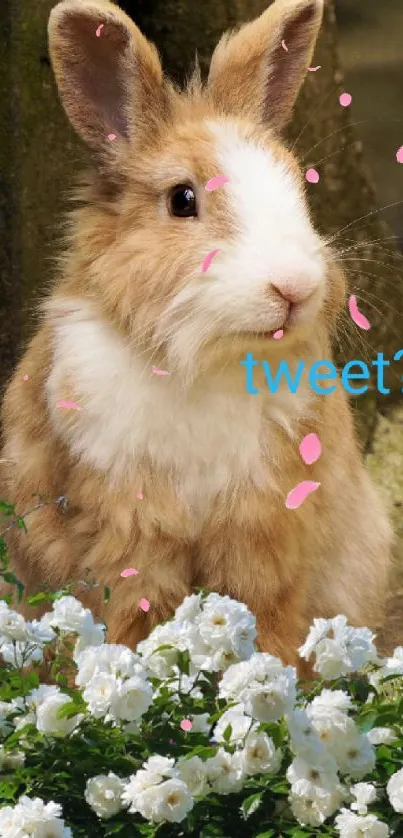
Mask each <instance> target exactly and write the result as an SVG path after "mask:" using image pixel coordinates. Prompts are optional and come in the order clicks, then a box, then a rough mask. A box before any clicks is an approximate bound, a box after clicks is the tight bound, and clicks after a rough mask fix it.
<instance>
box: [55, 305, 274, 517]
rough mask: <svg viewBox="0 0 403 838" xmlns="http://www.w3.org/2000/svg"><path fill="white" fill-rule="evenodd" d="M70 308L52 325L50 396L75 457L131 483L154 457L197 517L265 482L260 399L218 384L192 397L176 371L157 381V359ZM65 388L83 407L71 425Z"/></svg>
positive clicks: (81, 311)
mask: <svg viewBox="0 0 403 838" xmlns="http://www.w3.org/2000/svg"><path fill="white" fill-rule="evenodd" d="M65 308H66V309H67V308H68V309H69V311H68V313H67V314H65V315H64V316H63V317H60V316H59V317H57V318H56V320H55V321H54V322H55V342H54V356H53V366H52V370H51V373H50V375H49V378H48V381H47V397H48V405H49V410H50V412H51V415H52V417H53V421H54V422H56V423H57V424H58V430H59V432H60V431H61V432H62V433H63V436H64V437H65V438H66V437H67V440H68V443H69V445H70V448H71V450H72V452H73V453H74V454H76V455H79V456H80V457H81V458H83V460H85V461H86V462H87V463H90V464H92V465H94V466H95V467H97V468H98V469H101V470H102V471H104V472H106V473H108V474H109V475H110V477H111V478H113V477H116V478H119V476H122V475H124V476H126V477H127V476H129V479H130V473H131V472H132V473H133V479H134V480H135V479H136V470H137V469H138V466H139V463H141V460H142V458H144V457H146V458H149V459H150V460H151V462H152V464H154V465H155V468H156V471H158V469H159V468H162V469H164V471H168V472H169V473H170V475H171V476H172V481H173V483H174V485H175V490H176V492H177V493H178V495H179V496H180V497H181V498H182V500H183V501H184V502H185V503H186V504H187V505H188V506H189V507H190V508H192V509H194V511H195V513H197V514H203V512H204V511H206V509H207V508H208V507H209V506H210V505H211V503H212V502H213V500H214V497H215V496H216V494H217V493H218V492H219V491H220V490H222V489H224V488H225V487H226V486H227V485H228V484H232V485H233V484H234V483H235V484H237V483H239V482H241V483H242V482H243V481H245V480H247V479H249V480H253V481H254V482H256V483H262V482H265V481H266V480H267V473H265V469H264V468H263V463H262V456H261V423H262V404H263V402H262V399H261V398H260V397H259V396H251V395H248V394H247V393H246V392H238V393H236V392H231V391H230V389H231V388H230V386H229V387H228V388H225V387H224V389H223V382H222V381H221V382H220V381H219V380H218V379H211V380H208V382H204V384H203V385H202V386H200V387H199V388H194V389H192V390H190V391H189V390H184V389H183V387H181V384H180V382H178V381H177V379H176V378H175V373H174V371H171V375H169V376H163V377H162V376H156V375H153V373H152V369H151V365H150V361H149V359H147V361H146V360H145V359H142V358H141V357H136V356H135V355H134V354H133V352H132V351H131V349H130V347H129V346H128V344H125V343H124V341H123V340H122V338H121V337H120V336H119V335H118V334H117V333H116V332H115V331H114V330H113V329H112V328H111V327H109V326H108V325H107V324H106V323H104V322H102V321H101V320H99V319H96V317H95V316H94V314H93V312H92V311H91V309H90V308H89V307H85V306H83V304H82V303H79V304H78V303H74V302H73V303H72V304H71V305H67V304H65ZM74 309H75V310H74ZM238 377H239V376H238ZM66 380H68V381H69V382H71V383H72V385H73V388H74V393H75V398H76V399H77V401H78V402H79V404H80V406H81V411H80V412H79V413H78V412H77V413H76V414H75V417H74V421H73V422H66V421H65V418H64V417H65V415H66V414H65V412H64V411H63V415H62V413H61V411H60V410H57V408H56V401H57V400H59V399H63V397H64V398H66V396H63V392H62V388H63V383H64V382H65V381H66ZM230 384H231V382H229V385H230ZM61 422H62V423H63V424H62V426H61V424H60V423H61Z"/></svg>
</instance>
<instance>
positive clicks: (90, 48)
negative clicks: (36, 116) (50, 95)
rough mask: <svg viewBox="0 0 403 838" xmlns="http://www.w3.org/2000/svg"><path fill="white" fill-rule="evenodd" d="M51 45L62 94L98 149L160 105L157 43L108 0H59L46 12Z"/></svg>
mask: <svg viewBox="0 0 403 838" xmlns="http://www.w3.org/2000/svg"><path fill="white" fill-rule="evenodd" d="M48 32H49V51H50V57H51V61H52V66H53V70H54V74H55V77H56V82H57V86H58V89H59V94H60V98H61V100H62V103H63V106H64V108H65V110H66V113H67V116H68V117H69V119H70V121H71V123H72V124H73V126H74V128H75V129H76V131H77V132H78V133H79V134H80V135H81V137H82V138H83V139H84V140H85V141H86V142H87V143H88V144H89V145H90V146H91V147H92V148H94V149H96V150H97V151H102V149H103V148H105V147H107V145H108V144H109V146H110V145H111V143H110V140H108V136H109V137H111V136H112V135H114V136H116V138H117V139H123V140H129V139H130V138H131V136H132V134H133V133H134V132H135V131H137V130H138V128H139V126H140V124H141V123H143V122H145V121H146V120H147V119H149V118H150V117H152V115H153V114H155V115H156V114H157V112H159V114H160V116H161V115H162V112H163V109H164V85H163V73H162V68H161V64H160V61H159V58H158V54H157V51H156V49H155V47H154V46H153V45H152V44H150V43H149V42H148V41H147V39H146V38H145V37H144V36H143V35H142V34H141V32H140V30H139V29H138V28H137V26H135V24H134V23H133V22H132V21H131V20H130V18H129V17H128V16H127V15H126V14H125V13H124V12H122V11H121V10H120V9H119V8H118V7H117V6H115V5H114V4H112V3H109V2H108V0H63V2H62V3H59V4H58V5H57V6H55V7H54V9H53V10H52V12H51V14H50V18H49V27H48Z"/></svg>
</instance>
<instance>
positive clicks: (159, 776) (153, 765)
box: [122, 754, 175, 812]
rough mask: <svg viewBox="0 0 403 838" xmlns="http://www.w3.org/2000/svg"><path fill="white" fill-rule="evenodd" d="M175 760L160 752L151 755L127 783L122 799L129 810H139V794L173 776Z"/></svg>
mask: <svg viewBox="0 0 403 838" xmlns="http://www.w3.org/2000/svg"><path fill="white" fill-rule="evenodd" d="M174 765H175V760H174V759H170V758H169V757H161V756H159V755H158V754H156V755H155V756H152V757H149V759H148V760H147V761H146V762H145V763H144V764H143V768H140V770H139V771H137V772H136V774H132V776H131V777H129V780H128V781H127V782H126V784H125V788H124V791H123V794H122V801H123V802H124V803H125V804H126V805H127V806H130V809H129V812H137V811H139V810H137V809H136V801H137V800H138V797H139V795H141V794H142V793H143V791H145V790H146V789H149V788H151V787H152V786H156V785H159V784H160V783H162V781H163V780H165V779H166V778H167V777H169V778H172V777H173V774H174Z"/></svg>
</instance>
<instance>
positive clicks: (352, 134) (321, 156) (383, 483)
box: [0, 0, 403, 640]
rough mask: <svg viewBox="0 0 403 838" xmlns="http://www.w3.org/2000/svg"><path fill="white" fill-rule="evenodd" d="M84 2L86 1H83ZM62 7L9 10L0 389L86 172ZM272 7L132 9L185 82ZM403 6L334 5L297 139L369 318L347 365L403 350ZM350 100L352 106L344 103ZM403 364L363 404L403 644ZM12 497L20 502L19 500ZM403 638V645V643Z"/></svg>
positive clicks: (29, 1)
mask: <svg viewBox="0 0 403 838" xmlns="http://www.w3.org/2000/svg"><path fill="white" fill-rule="evenodd" d="M83 2H84V0H83ZM54 4H55V0H34V2H33V0H0V44H1V50H0V392H1V388H2V387H4V386H5V384H6V382H7V380H8V378H9V376H10V374H11V372H12V369H13V367H14V365H15V362H16V360H17V358H18V357H19V355H20V353H21V351H22V349H23V347H24V345H25V343H26V341H27V340H28V339H29V336H30V335H31V334H32V331H33V329H34V328H35V324H36V322H37V310H36V305H37V303H38V301H39V300H40V298H41V295H42V294H43V293H44V292H45V291H46V289H47V288H48V286H49V282H50V281H51V280H52V276H53V256H54V254H55V253H56V252H57V250H58V248H59V246H60V227H61V220H62V218H63V213H64V212H65V209H66V206H67V203H68V195H69V190H70V189H71V187H72V185H73V183H74V178H75V176H76V173H77V172H79V170H80V169H81V168H82V166H83V165H84V163H85V161H86V151H85V149H84V148H83V146H82V145H81V143H80V141H79V140H78V139H77V137H76V136H75V135H74V133H73V131H72V129H71V128H70V126H69V125H68V123H67V119H66V117H65V115H64V113H63V111H62V108H61V106H60V104H59V101H58V97H57V91H56V88H55V84H54V80H53V76H52V71H51V67H50V62H49V56H48V50H47V31H46V29H47V19H48V15H49V12H50V9H51V8H52V6H53V5H54ZM268 4H269V0H203V2H200V0H121V2H120V4H119V5H121V7H122V8H124V10H125V11H126V12H127V13H129V14H130V15H131V16H132V17H133V19H134V20H135V21H136V23H137V24H138V25H139V26H140V28H141V29H142V30H143V31H144V33H145V34H146V35H147V36H148V37H149V38H151V39H152V40H154V41H155V43H156V44H157V46H158V48H159V50H160V52H161V55H162V58H163V63H164V65H165V68H166V69H167V71H168V72H169V74H170V75H171V76H173V77H174V78H175V79H176V80H177V81H183V80H184V79H185V77H186V74H187V72H188V71H189V68H190V67H191V64H192V62H193V60H194V56H195V52H196V49H197V52H198V55H199V59H200V64H201V67H202V70H203V72H204V73H205V72H206V70H207V68H208V63H209V59H210V56H211V52H212V50H213V48H214V46H215V44H216V43H217V41H218V39H219V37H220V35H221V34H222V32H223V31H225V30H226V29H227V28H229V27H232V26H234V25H237V24H238V23H240V22H242V21H245V20H248V19H250V18H252V17H254V16H256V15H257V14H259V13H260V12H261V11H262V10H263V9H264V8H266V6H267V5H268ZM402 44H403V0H325V16H324V24H323V28H322V33H321V36H320V39H319V42H318V46H317V50H316V53H315V56H314V61H313V64H314V65H320V66H321V69H320V70H319V71H318V72H315V73H308V77H307V79H306V82H305V84H304V86H303V89H302V92H301V95H300V98H299V101H298V103H297V107H296V110H295V116H294V119H293V122H292V125H291V126H290V129H289V136H288V139H289V140H290V141H291V142H292V143H293V144H294V145H295V150H296V152H297V154H298V156H299V158H300V160H301V165H302V166H303V167H304V168H305V169H307V168H309V167H310V166H314V167H315V168H317V170H318V171H319V173H320V181H319V183H318V184H317V185H315V186H310V187H309V188H308V189H307V192H308V197H309V201H310V205H311V208H312V213H313V216H314V219H315V222H316V224H317V226H318V227H319V229H320V230H321V231H322V232H323V233H325V234H327V235H331V236H334V237H335V246H336V248H337V250H338V252H339V253H340V257H341V258H342V259H343V265H344V267H345V268H346V270H347V273H348V276H349V282H350V293H355V294H356V295H357V298H358V301H359V307H360V308H361V310H362V311H363V312H364V313H365V314H366V316H367V317H368V318H369V320H370V322H371V331H370V332H366V333H363V332H360V330H358V329H357V327H356V326H355V325H354V324H353V323H352V322H351V319H350V318H349V316H348V313H346V316H345V317H344V320H343V322H342V323H341V328H340V334H339V338H338V340H337V343H336V346H335V350H336V353H337V357H338V360H339V361H340V362H342V361H346V360H349V359H352V358H361V357H362V358H363V359H365V360H367V361H368V360H369V361H370V360H371V359H372V358H374V357H375V355H376V353H377V352H381V351H382V352H383V353H384V355H385V358H387V359H392V358H393V355H394V353H395V352H396V351H397V350H398V349H401V348H403V328H402V324H403V256H402V250H403V165H400V164H399V163H398V162H397V160H396V152H397V150H398V148H400V147H401V146H403V48H402ZM344 91H347V92H349V93H351V95H352V97H353V101H352V104H351V107H348V108H343V107H341V106H340V104H339V96H340V94H341V93H342V92H344ZM402 377H403V361H401V362H399V363H397V362H396V363H395V364H394V365H393V364H392V366H391V369H390V376H389V381H388V384H389V386H390V389H391V393H390V395H388V396H379V394H377V392H376V391H375V389H374V390H372V391H370V392H369V393H368V395H367V396H365V397H360V398H359V399H357V400H356V404H354V408H355V416H356V421H357V427H358V431H359V435H360V441H361V444H362V448H363V452H364V454H365V456H366V458H367V463H368V466H369V468H370V469H371V471H372V473H373V475H374V478H375V480H376V481H377V483H378V485H379V487H380V490H381V492H382V493H383V495H384V497H385V499H386V501H387V503H388V505H389V508H390V510H391V514H392V517H393V522H394V525H395V530H396V534H397V539H396V556H397V559H398V563H397V570H396V580H395V585H394V597H393V600H392V602H391V606H390V609H389V622H388V626H387V627H386V629H385V633H386V635H387V634H388V632H389V634H391V635H392V634H393V633H396V630H397V629H398V627H399V625H401V626H402V627H401V631H400V633H401V635H403V621H402V615H403V519H402V509H403V401H402V395H401V390H402V386H403V385H402V381H401V379H402ZM10 500H12V499H10ZM400 639H402V640H403V636H401V638H400Z"/></svg>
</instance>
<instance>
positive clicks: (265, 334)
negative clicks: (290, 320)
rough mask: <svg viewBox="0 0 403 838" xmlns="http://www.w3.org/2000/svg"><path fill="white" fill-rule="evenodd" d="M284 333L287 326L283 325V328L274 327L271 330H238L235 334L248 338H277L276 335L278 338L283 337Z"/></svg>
mask: <svg viewBox="0 0 403 838" xmlns="http://www.w3.org/2000/svg"><path fill="white" fill-rule="evenodd" d="M279 332H281V333H282V334H281V335H280V334H279ZM284 333H285V327H284V326H282V327H281V329H272V330H271V331H260V330H258V329H256V330H255V331H252V329H251V330H247V331H244V332H236V333H235V334H236V336H237V337H242V338H245V339H247V340H276V337H275V335H276V336H277V339H278V338H279V337H282V336H283V335H284Z"/></svg>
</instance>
